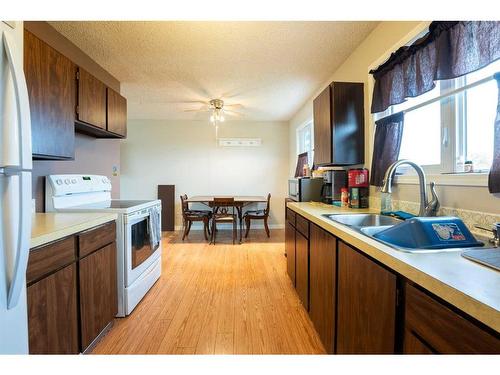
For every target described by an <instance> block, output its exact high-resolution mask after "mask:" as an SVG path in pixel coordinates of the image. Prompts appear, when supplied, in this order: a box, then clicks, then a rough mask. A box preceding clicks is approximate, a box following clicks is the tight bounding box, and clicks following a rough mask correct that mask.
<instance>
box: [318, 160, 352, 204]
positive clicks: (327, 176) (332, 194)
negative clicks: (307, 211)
mask: <svg viewBox="0 0 500 375" xmlns="http://www.w3.org/2000/svg"><path fill="white" fill-rule="evenodd" d="M345 187H347V171H345V170H343V169H339V170H333V169H332V170H328V171H326V172H325V173H324V174H323V187H322V188H321V201H322V202H323V203H327V204H333V202H334V201H340V198H341V194H342V188H345Z"/></svg>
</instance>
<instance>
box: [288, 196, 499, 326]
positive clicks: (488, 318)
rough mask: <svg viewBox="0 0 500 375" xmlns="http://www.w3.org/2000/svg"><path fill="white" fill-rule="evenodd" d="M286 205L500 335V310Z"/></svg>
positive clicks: (371, 242)
mask: <svg viewBox="0 0 500 375" xmlns="http://www.w3.org/2000/svg"><path fill="white" fill-rule="evenodd" d="M286 206H287V207H288V208H290V209H291V210H293V211H294V212H296V213H298V214H299V215H301V216H303V217H305V218H306V219H308V220H309V221H311V222H313V223H314V224H316V225H318V226H319V227H321V228H322V229H324V230H326V231H327V232H329V233H331V234H333V235H334V236H336V237H338V238H339V239H341V240H343V241H345V242H347V243H349V244H351V245H352V246H353V247H355V248H356V249H358V250H360V251H362V252H363V253H365V254H366V255H368V256H370V257H372V258H373V259H375V260H377V261H379V262H380V263H382V264H384V265H385V266H386V267H388V268H390V269H392V270H394V271H395V272H397V273H398V274H400V275H402V276H404V277H406V278H407V279H408V280H410V281H412V282H414V283H415V284H417V285H419V286H421V287H422V288H424V289H426V290H428V291H429V292H431V293H433V294H435V295H436V296H438V297H439V298H441V299H443V300H444V301H446V302H448V303H450V304H451V305H453V306H455V307H456V308H458V309H459V310H461V311H463V312H465V313H466V314H468V315H470V316H471V317H473V318H474V319H476V320H478V321H480V322H481V323H483V324H485V325H486V326H488V327H490V328H491V329H493V330H495V331H497V332H500V321H499V319H498V315H499V311H498V310H497V309H495V308H494V307H492V306H489V305H488V304H486V303H484V302H482V301H480V300H477V299H475V298H474V297H473V296H471V295H469V294H466V293H464V292H463V291H461V290H459V289H456V288H454V287H453V286H450V285H448V284H447V283H445V282H443V281H441V280H439V279H437V278H436V277H434V276H432V275H429V274H427V273H425V272H424V271H422V270H420V269H418V268H416V267H414V266H413V265H411V264H408V263H406V262H405V261H403V260H401V259H397V258H395V257H393V256H392V255H390V254H388V253H387V252H386V251H384V250H383V248H388V249H390V248H389V247H388V246H385V245H383V244H381V243H379V242H377V241H375V240H373V239H370V238H368V237H367V238H362V237H361V236H363V235H362V234H359V233H358V232H356V231H355V230H353V229H351V228H348V227H346V226H344V225H342V224H337V223H334V222H333V221H326V220H327V219H323V218H322V217H318V216H317V215H315V214H311V213H310V212H307V211H306V210H304V209H303V208H302V207H300V206H299V205H298V204H297V203H296V202H287V205H286ZM367 211H372V212H373V213H376V211H373V210H366V211H364V212H367ZM377 213H378V212H377ZM391 250H392V249H391Z"/></svg>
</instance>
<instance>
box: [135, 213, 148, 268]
mask: <svg viewBox="0 0 500 375" xmlns="http://www.w3.org/2000/svg"><path fill="white" fill-rule="evenodd" d="M131 234H132V269H134V268H136V267H137V266H139V265H141V263H143V262H144V261H145V260H146V259H148V258H149V256H150V255H152V254H153V253H154V249H153V247H152V246H151V242H150V240H149V238H150V237H149V229H148V218H147V217H145V218H144V219H142V220H141V221H139V222H137V223H135V224H132V227H131Z"/></svg>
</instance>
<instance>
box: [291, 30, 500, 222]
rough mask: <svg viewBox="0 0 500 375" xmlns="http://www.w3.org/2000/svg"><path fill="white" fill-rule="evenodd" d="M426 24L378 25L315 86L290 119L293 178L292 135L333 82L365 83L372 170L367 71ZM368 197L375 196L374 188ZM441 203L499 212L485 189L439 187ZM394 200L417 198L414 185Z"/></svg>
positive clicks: (293, 154)
mask: <svg viewBox="0 0 500 375" xmlns="http://www.w3.org/2000/svg"><path fill="white" fill-rule="evenodd" d="M428 24H429V22H414V21H412V22H406V21H405V22H399V21H398V22H394V21H390V22H381V23H380V24H379V25H378V26H377V27H376V28H375V29H374V30H373V31H372V32H371V33H370V35H369V36H368V37H367V38H366V39H365V40H364V41H363V42H362V43H361V44H360V45H359V46H358V47H357V48H356V49H355V50H354V51H353V52H352V54H351V55H350V56H349V57H348V58H347V59H346V61H345V62H344V63H343V64H342V65H341V66H340V67H339V68H338V69H337V70H336V71H335V72H334V73H333V74H332V76H331V77H330V78H329V79H328V80H327V81H325V82H324V84H323V85H321V87H318V90H317V92H316V93H315V94H314V95H313V96H312V97H311V98H310V99H309V100H308V101H307V102H306V103H305V105H304V106H303V107H302V108H300V109H299V110H298V111H297V113H296V114H295V115H294V116H293V118H292V119H291V120H290V122H289V124H290V132H289V144H290V147H289V160H290V163H289V166H288V169H289V174H290V175H293V172H294V171H295V164H296V162H297V150H296V140H295V133H296V129H297V127H298V126H300V125H302V124H303V123H304V122H305V121H307V120H308V119H311V118H312V112H313V99H314V98H315V97H316V96H317V95H318V94H319V93H320V92H321V91H322V90H323V89H324V88H325V87H326V86H327V85H328V84H330V83H331V82H332V81H347V82H363V83H364V84H365V166H366V167H367V168H370V167H371V155H372V152H373V135H374V122H373V119H372V115H371V113H370V107H371V97H372V91H373V79H372V77H371V75H370V74H369V71H370V69H373V68H376V67H377V66H378V65H380V64H381V63H383V62H384V61H385V60H386V59H387V58H388V57H389V56H390V54H391V53H392V52H393V51H395V50H397V49H398V48H399V47H401V46H402V45H404V44H406V43H407V42H408V41H409V40H411V39H413V38H414V37H415V36H417V35H418V34H419V33H421V32H422V31H423V30H425V28H426V26H427V25H428ZM370 194H378V191H377V190H376V189H375V188H372V189H370ZM438 195H439V196H440V200H441V204H442V205H443V206H447V207H453V208H463V209H468V210H476V211H482V212H490V213H500V204H499V203H500V202H499V199H498V197H495V196H493V195H491V194H489V193H488V190H487V188H486V187H471V186H439V187H438ZM394 198H395V199H400V200H407V201H416V200H417V199H418V186H417V185H400V186H398V187H396V188H395V189H394Z"/></svg>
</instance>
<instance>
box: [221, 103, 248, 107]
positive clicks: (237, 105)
mask: <svg viewBox="0 0 500 375" xmlns="http://www.w3.org/2000/svg"><path fill="white" fill-rule="evenodd" d="M226 107H228V108H244V107H245V106H244V105H243V104H240V103H234V104H224V108H226Z"/></svg>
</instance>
